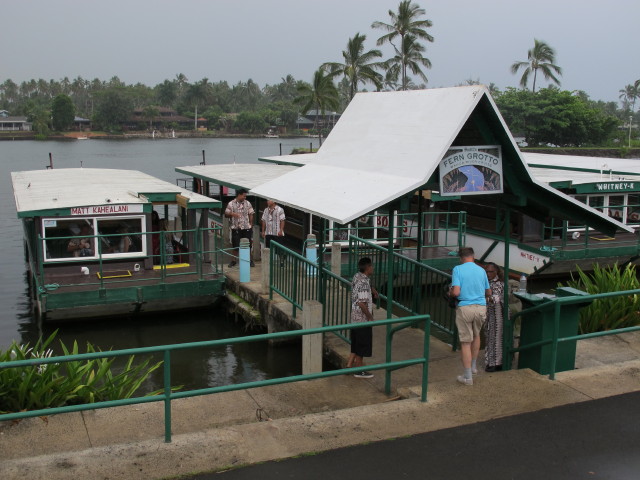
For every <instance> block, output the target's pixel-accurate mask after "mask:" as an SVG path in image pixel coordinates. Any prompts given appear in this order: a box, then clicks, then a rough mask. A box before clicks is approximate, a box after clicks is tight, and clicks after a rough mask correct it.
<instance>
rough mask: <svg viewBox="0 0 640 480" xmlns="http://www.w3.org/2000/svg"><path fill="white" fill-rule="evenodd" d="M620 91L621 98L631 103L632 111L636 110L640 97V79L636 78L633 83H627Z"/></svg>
mask: <svg viewBox="0 0 640 480" xmlns="http://www.w3.org/2000/svg"><path fill="white" fill-rule="evenodd" d="M619 92H620V97H619V98H620V100H622V101H623V102H626V103H627V105H628V104H631V113H632V114H633V113H634V112H635V108H636V99H637V98H639V97H640V80H636V81H635V82H634V84H633V85H627V86H626V87H624V88H623V89H622V90H619Z"/></svg>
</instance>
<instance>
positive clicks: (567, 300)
mask: <svg viewBox="0 0 640 480" xmlns="http://www.w3.org/2000/svg"><path fill="white" fill-rule="evenodd" d="M628 295H640V290H625V291H620V292H607V293H598V294H596V295H579V296H571V297H557V298H553V299H549V301H548V302H545V303H543V304H540V305H536V306H534V307H531V308H527V309H526V310H522V311H520V312H517V313H516V314H514V315H513V316H512V317H511V318H510V320H509V322H508V323H507V324H506V325H505V339H508V340H509V344H508V345H505V346H506V348H505V352H507V353H508V354H507V355H505V359H506V360H507V362H506V367H507V369H509V368H511V357H512V355H513V354H514V353H517V352H522V351H524V350H529V349H532V348H537V347H541V346H544V345H551V346H552V349H551V356H550V358H549V378H550V379H551V380H555V378H556V364H557V359H558V345H559V344H560V343H564V342H573V341H577V340H585V339H588V338H596V337H604V336H608V335H617V334H619V333H625V332H634V331H638V330H640V326H636V327H627V328H617V329H615V330H606V331H604V332H594V333H584V334H580V335H571V336H568V337H560V334H559V331H560V317H561V315H560V312H561V310H562V306H563V305H571V304H575V303H585V302H589V301H592V300H598V299H600V298H610V297H619V296H628ZM550 309H552V310H553V314H554V329H553V335H552V337H551V338H546V339H543V340H540V341H537V342H532V343H529V344H526V345H520V346H518V347H517V348H514V347H513V322H514V320H515V319H516V318H518V317H524V316H526V315H527V314H530V313H533V312H537V311H541V310H550Z"/></svg>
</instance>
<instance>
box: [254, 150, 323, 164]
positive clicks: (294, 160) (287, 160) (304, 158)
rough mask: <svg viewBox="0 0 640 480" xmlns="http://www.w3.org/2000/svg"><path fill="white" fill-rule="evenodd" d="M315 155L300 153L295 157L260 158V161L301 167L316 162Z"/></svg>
mask: <svg viewBox="0 0 640 480" xmlns="http://www.w3.org/2000/svg"><path fill="white" fill-rule="evenodd" d="M315 158H316V154H315V153H298V154H295V155H279V156H276V157H260V158H259V159H258V160H260V161H261V162H267V163H276V164H279V165H295V166H296V167H301V166H302V165H307V164H308V163H313V162H314V161H315Z"/></svg>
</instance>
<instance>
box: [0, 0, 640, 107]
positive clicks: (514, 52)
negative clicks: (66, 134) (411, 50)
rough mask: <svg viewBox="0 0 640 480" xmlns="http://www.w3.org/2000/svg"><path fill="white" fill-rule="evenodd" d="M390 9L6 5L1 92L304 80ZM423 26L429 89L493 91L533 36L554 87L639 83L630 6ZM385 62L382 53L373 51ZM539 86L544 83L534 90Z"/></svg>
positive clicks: (582, 4) (250, 4)
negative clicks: (553, 70) (6, 84)
mask: <svg viewBox="0 0 640 480" xmlns="http://www.w3.org/2000/svg"><path fill="white" fill-rule="evenodd" d="M398 3H399V0H321V1H307V0H208V1H205V0H172V1H167V0H109V1H101V2H98V1H95V0H84V1H75V0H15V1H3V2H2V8H1V9H0V19H1V21H0V24H1V25H2V39H3V45H2V49H1V50H0V52H1V53H0V82H3V81H4V80H6V79H7V78H11V79H12V80H13V81H15V82H16V83H20V82H21V81H24V80H29V79H31V78H45V79H47V80H48V79H52V78H53V79H56V80H59V79H61V78H62V77H65V76H67V77H69V78H70V79H73V78H75V77H77V76H82V77H83V78H87V79H93V78H96V77H97V78H99V79H101V80H108V79H109V78H111V77H112V76H114V75H117V76H118V77H119V78H120V79H121V80H123V81H125V82H126V83H137V82H141V83H144V84H146V85H149V86H153V85H155V84H157V83H160V82H162V81H163V80H165V79H167V78H169V79H173V78H175V76H176V74H178V73H184V74H185V75H186V76H187V78H188V79H189V81H190V82H194V81H197V80H200V79H202V78H203V77H207V78H208V79H209V80H210V81H219V80H227V81H228V82H229V83H231V84H233V83H236V82H238V81H246V80H247V79H249V78H251V79H253V80H254V81H255V82H257V83H258V84H260V86H264V85H265V84H267V83H269V84H274V83H278V82H280V80H281V78H282V77H284V76H286V75H287V74H292V75H293V76H294V77H295V78H296V79H302V80H307V81H310V80H311V78H312V74H313V71H314V70H315V69H317V68H318V66H319V65H320V64H322V63H323V62H327V61H341V60H342V55H341V52H342V50H344V49H345V48H346V44H347V40H348V38H349V37H352V36H354V35H355V34H356V33H357V32H360V33H363V34H366V36H367V43H366V46H367V48H368V49H371V48H375V40H376V39H377V38H378V37H379V36H380V35H381V34H382V32H381V31H380V30H372V29H371V23H372V22H373V21H375V20H380V21H384V22H388V21H389V16H388V13H387V12H388V10H389V9H393V10H396V9H397V6H398ZM417 3H418V4H419V5H420V6H421V7H423V8H424V9H426V11H427V15H426V18H428V19H430V20H432V21H433V28H432V29H430V33H431V34H432V35H433V36H434V37H435V42H434V43H432V44H428V45H427V52H426V54H425V56H426V57H427V58H429V59H430V60H431V62H432V64H433V68H432V69H431V70H426V74H427V77H428V78H429V82H428V84H427V86H428V87H446V86H453V85H456V84H460V83H462V82H464V81H465V80H466V79H469V78H472V79H478V78H479V79H480V81H481V82H482V83H486V84H489V83H490V82H493V83H495V84H496V85H497V86H498V87H499V88H501V89H503V88H505V87H508V86H517V85H518V82H519V79H520V75H518V76H514V75H512V74H511V73H510V71H509V67H510V65H511V64H512V63H513V62H514V61H516V60H526V59H527V50H528V49H530V48H531V47H532V46H533V40H534V38H537V39H540V40H543V41H545V42H547V43H548V44H549V45H551V46H552V47H553V48H554V49H555V50H556V64H557V65H559V66H561V67H562V68H563V70H564V73H563V76H562V78H561V80H562V85H561V87H562V88H563V89H567V90H584V91H586V92H587V93H588V94H589V95H590V97H591V98H592V99H594V100H607V101H612V100H613V101H617V100H618V96H619V93H618V91H619V90H620V89H621V88H623V87H624V86H625V85H627V84H629V83H632V82H633V81H635V80H637V79H639V78H640V1H638V0H607V1H603V0H535V1H528V2H525V1H520V0H483V1H477V0H437V1H435V0H431V1H426V0H418V1H417ZM383 51H384V53H385V57H388V56H389V50H388V49H383ZM542 85H546V82H542Z"/></svg>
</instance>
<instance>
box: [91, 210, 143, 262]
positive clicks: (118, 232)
mask: <svg viewBox="0 0 640 480" xmlns="http://www.w3.org/2000/svg"><path fill="white" fill-rule="evenodd" d="M142 220H143V217H134V218H98V219H97V223H98V233H99V234H100V235H104V236H102V237H100V242H101V244H100V248H101V252H102V254H103V255H105V256H107V255H108V256H112V255H118V256H122V255H123V254H128V253H140V252H142V251H143V250H144V248H143V247H144V242H143V241H142V235H141V232H143V231H144V230H143V228H142V225H143V222H142Z"/></svg>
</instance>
